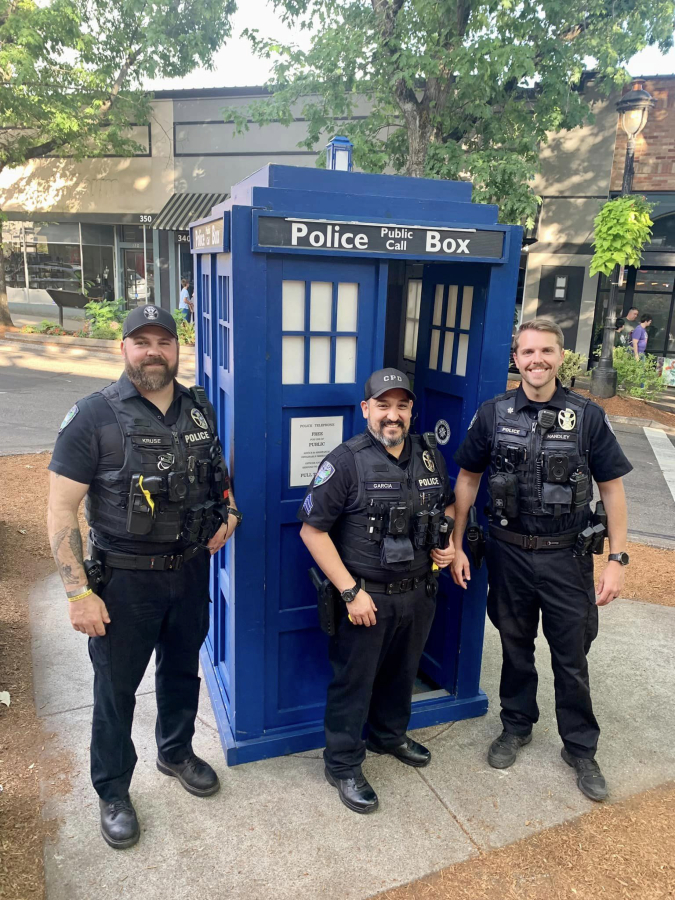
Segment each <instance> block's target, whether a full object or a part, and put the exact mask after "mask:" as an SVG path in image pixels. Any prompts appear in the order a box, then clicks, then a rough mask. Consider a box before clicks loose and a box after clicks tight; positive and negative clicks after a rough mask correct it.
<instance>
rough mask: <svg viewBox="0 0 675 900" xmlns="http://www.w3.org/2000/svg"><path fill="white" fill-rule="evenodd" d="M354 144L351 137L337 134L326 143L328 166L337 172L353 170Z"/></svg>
mask: <svg viewBox="0 0 675 900" xmlns="http://www.w3.org/2000/svg"><path fill="white" fill-rule="evenodd" d="M353 149H354V145H353V144H352V142H351V141H350V140H349V138H346V137H341V136H340V135H336V136H335V137H334V138H333V140H332V141H330V143H328V144H326V168H327V169H333V171H335V172H351V171H352V168H353V163H352V151H353Z"/></svg>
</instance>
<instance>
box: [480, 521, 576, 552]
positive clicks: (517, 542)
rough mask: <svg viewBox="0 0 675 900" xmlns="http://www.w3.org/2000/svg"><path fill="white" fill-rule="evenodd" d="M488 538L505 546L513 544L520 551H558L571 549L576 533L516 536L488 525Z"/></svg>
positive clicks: (512, 532)
mask: <svg viewBox="0 0 675 900" xmlns="http://www.w3.org/2000/svg"><path fill="white" fill-rule="evenodd" d="M490 536H491V537H493V538H496V539H497V540H498V541H503V542H504V543H505V544H513V545H514V546H516V547H520V548H521V550H559V549H564V548H565V547H573V546H574V545H575V544H576V542H577V536H578V532H577V531H568V532H567V533H566V534H551V535H548V534H518V533H517V532H515V531H506V530H505V529H504V528H497V526H496V525H490Z"/></svg>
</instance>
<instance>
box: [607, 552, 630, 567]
mask: <svg viewBox="0 0 675 900" xmlns="http://www.w3.org/2000/svg"><path fill="white" fill-rule="evenodd" d="M607 558H608V560H609V561H610V562H618V563H621V565H622V566H627V565H628V563H629V562H630V556H629V555H628V554H627V553H626V552H625V551H622V552H621V553H610V554H609V556H608V557H607Z"/></svg>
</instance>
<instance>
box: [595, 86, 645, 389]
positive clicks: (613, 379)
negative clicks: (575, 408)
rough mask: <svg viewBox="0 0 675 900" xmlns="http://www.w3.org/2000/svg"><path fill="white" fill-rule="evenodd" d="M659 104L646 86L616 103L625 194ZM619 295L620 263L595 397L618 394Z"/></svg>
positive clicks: (614, 278)
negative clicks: (639, 144) (639, 142)
mask: <svg viewBox="0 0 675 900" xmlns="http://www.w3.org/2000/svg"><path fill="white" fill-rule="evenodd" d="M655 105H656V100H654V98H653V97H652V95H651V94H650V93H648V92H647V91H643V90H636V91H628V93H626V94H624V96H623V97H622V98H621V99H620V100H619V102H618V103H617V104H616V109H617V112H618V113H619V117H620V122H621V127H622V128H623V130H624V132H625V133H626V137H627V138H628V144H627V146H626V159H625V161H624V167H623V179H622V182H621V195H620V196H622V197H625V196H626V195H627V194H630V192H631V191H632V189H633V175H634V171H635V170H634V165H633V164H634V159H635V138H636V137H637V136H638V135H639V134H640V132H641V131H642V130H643V128H644V127H645V125H646V124H647V119H648V117H649V110H650V109H652V107H653V106H655ZM618 299H619V266H618V265H617V266H615V267H614V270H613V271H612V274H611V275H610V289H609V299H608V301H607V310H606V312H605V322H604V326H603V333H602V350H601V352H600V359H599V360H598V362H597V365H596V366H594V367H593V369H592V370H591V394H592V396H594V397H602V398H608V397H614V396H616V385H617V375H616V369H615V368H614V332H615V330H616V305H617V301H618Z"/></svg>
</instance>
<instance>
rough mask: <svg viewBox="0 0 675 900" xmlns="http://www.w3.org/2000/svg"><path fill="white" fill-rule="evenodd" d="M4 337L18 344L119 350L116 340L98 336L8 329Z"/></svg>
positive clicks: (111, 351) (107, 350)
mask: <svg viewBox="0 0 675 900" xmlns="http://www.w3.org/2000/svg"><path fill="white" fill-rule="evenodd" d="M4 339H5V340H6V341H14V342H15V343H18V344H41V345H42V346H43V347H63V346H66V347H81V348H82V349H83V350H94V349H96V350H99V351H101V350H103V351H104V352H108V353H114V354H117V353H118V352H119V345H118V343H117V341H115V340H112V341H102V340H100V339H99V338H79V337H74V336H72V335H57V334H26V333H24V332H21V331H8V332H6V333H5V335H4Z"/></svg>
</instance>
